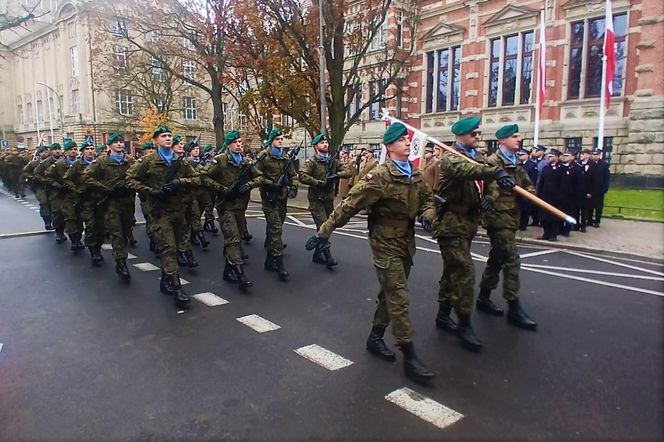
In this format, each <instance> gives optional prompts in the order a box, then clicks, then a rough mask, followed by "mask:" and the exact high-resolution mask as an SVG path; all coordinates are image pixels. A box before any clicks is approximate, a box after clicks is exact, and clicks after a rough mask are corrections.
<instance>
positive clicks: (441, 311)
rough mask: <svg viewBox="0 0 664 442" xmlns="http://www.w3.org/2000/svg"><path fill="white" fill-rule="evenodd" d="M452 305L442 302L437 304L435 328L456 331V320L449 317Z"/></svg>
mask: <svg viewBox="0 0 664 442" xmlns="http://www.w3.org/2000/svg"><path fill="white" fill-rule="evenodd" d="M450 313H452V307H448V306H446V305H443V304H438V314H437V315H436V328H438V329H441V330H445V331H448V332H451V333H456V332H457V325H456V322H454V320H453V319H452V318H451V317H450Z"/></svg>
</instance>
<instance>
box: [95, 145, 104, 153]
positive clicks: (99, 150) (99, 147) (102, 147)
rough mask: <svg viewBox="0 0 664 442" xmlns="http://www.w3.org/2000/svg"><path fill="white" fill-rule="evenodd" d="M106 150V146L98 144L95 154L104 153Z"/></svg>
mask: <svg viewBox="0 0 664 442" xmlns="http://www.w3.org/2000/svg"><path fill="white" fill-rule="evenodd" d="M105 150H106V146H104V145H103V144H97V147H96V148H95V153H102V152H103V151H105Z"/></svg>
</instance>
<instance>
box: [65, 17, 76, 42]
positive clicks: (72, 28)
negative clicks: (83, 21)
mask: <svg viewBox="0 0 664 442" xmlns="http://www.w3.org/2000/svg"><path fill="white" fill-rule="evenodd" d="M67 33H68V34H69V38H70V39H72V38H76V22H75V21H71V22H69V23H67Z"/></svg>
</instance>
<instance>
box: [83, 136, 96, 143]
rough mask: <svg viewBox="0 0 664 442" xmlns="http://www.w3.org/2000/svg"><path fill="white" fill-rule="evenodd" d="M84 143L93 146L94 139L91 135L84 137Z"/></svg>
mask: <svg viewBox="0 0 664 442" xmlns="http://www.w3.org/2000/svg"><path fill="white" fill-rule="evenodd" d="M85 142H86V143H88V144H95V137H93V136H92V135H86V136H85Z"/></svg>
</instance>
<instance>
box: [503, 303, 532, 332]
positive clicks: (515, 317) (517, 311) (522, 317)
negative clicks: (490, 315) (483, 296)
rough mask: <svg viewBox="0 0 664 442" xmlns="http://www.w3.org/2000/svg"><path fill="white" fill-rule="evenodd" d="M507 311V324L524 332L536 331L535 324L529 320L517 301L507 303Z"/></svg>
mask: <svg viewBox="0 0 664 442" xmlns="http://www.w3.org/2000/svg"><path fill="white" fill-rule="evenodd" d="M507 302H508V304H509V309H508V310H507V322H509V323H510V324H512V325H516V326H517V327H521V328H525V329H526V330H537V323H536V322H535V321H533V320H532V319H530V317H529V316H528V315H527V314H526V312H525V311H523V308H522V307H521V303H520V302H519V300H518V299H515V300H513V301H507Z"/></svg>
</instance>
